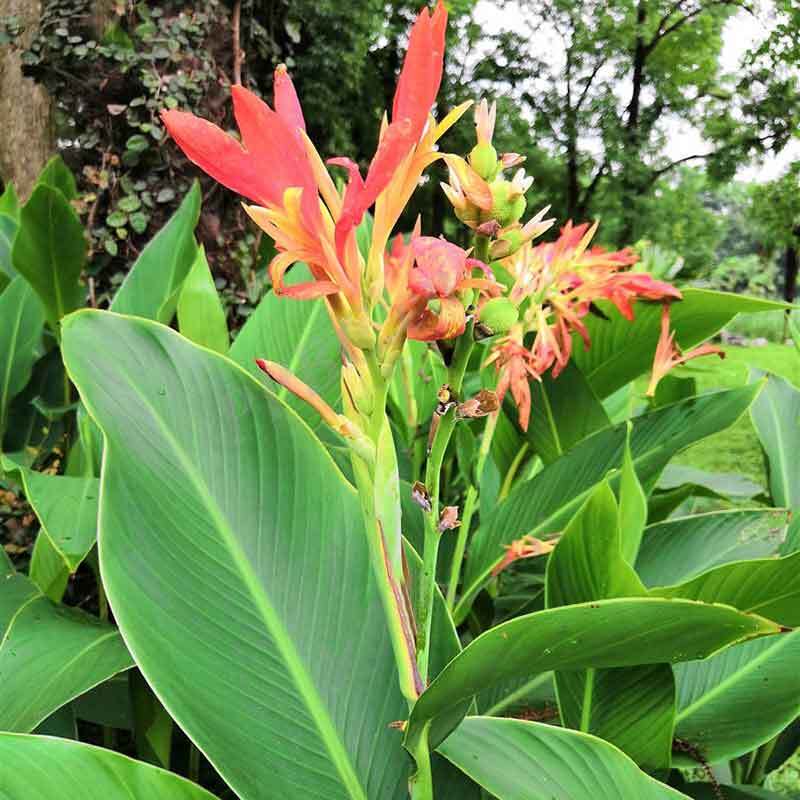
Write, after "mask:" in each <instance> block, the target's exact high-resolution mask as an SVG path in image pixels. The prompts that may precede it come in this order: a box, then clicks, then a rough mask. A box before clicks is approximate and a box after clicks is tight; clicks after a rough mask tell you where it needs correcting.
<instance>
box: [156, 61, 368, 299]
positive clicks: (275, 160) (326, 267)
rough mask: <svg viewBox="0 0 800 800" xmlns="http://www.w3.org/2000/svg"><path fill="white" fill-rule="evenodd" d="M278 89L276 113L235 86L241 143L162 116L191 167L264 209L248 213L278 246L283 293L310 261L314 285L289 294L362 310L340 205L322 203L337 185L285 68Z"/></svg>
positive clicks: (177, 116) (275, 271) (275, 273)
mask: <svg viewBox="0 0 800 800" xmlns="http://www.w3.org/2000/svg"><path fill="white" fill-rule="evenodd" d="M274 88H275V92H274V93H275V109H274V110H273V109H272V108H270V107H269V106H268V105H267V104H266V103H265V102H264V101H263V100H261V99H260V98H258V97H257V96H256V95H254V94H253V93H252V92H250V91H248V90H247V89H245V88H244V87H243V86H238V85H237V86H234V87H232V89H231V95H232V98H233V109H234V116H235V117H236V123H237V125H238V127H239V131H240V132H241V138H242V141H241V143H240V142H238V141H237V140H236V139H234V138H233V137H232V136H230V135H229V134H227V133H225V132H224V131H222V130H221V129H220V128H218V127H217V126H216V125H213V124H212V123H210V122H207V121H206V120H202V119H199V118H198V117H195V116H194V115H192V114H188V113H185V112H182V111H174V110H170V111H163V112H162V114H161V116H162V119H163V120H164V124H165V125H166V127H167V129H168V130H169V132H170V134H171V135H172V137H173V138H174V139H175V141H176V143H177V144H178V146H179V147H180V148H181V149H182V150H183V151H184V153H185V154H186V156H187V157H188V158H189V160H190V161H192V162H194V163H195V164H197V166H199V167H200V168H201V169H203V170H204V171H205V172H207V173H208V174H209V175H211V177H213V178H215V179H216V180H217V181H219V182H220V183H222V184H223V185H224V186H227V187H228V188H229V189H232V190H233V191H235V192H238V193H239V194H242V195H244V196H245V197H247V198H248V199H249V200H252V201H254V202H255V203H257V204H258V205H256V206H246V207H245V208H246V210H247V212H248V214H249V215H250V216H251V217H252V218H253V220H254V221H255V222H256V224H258V225H259V227H261V228H262V229H263V230H265V231H266V232H267V233H268V234H269V235H270V236H271V237H272V238H273V239H274V240H275V244H276V246H277V249H278V255H277V257H276V258H275V259H274V261H273V263H272V264H271V265H270V271H271V274H272V279H273V284H274V286H275V290H276V292H277V293H282V292H283V291H284V285H283V274H284V272H285V271H286V269H287V268H288V267H290V266H291V265H292V264H293V263H295V262H296V261H305V262H306V263H307V264H308V266H309V269H310V270H311V273H312V275H313V277H314V281H312V282H311V283H306V284H301V285H298V286H293V287H291V288H287V289H286V294H289V295H291V296H294V297H298V298H309V297H319V296H324V295H326V296H330V295H333V294H337V293H340V292H341V293H342V294H343V295H344V296H345V297H346V298H347V300H348V302H349V305H350V309H351V310H352V311H358V310H359V309H360V306H361V287H360V279H358V278H359V271H360V269H359V266H358V264H355V265H353V264H352V263H347V262H345V263H342V262H341V261H340V260H339V259H338V257H337V255H336V252H335V246H334V241H333V225H332V221H331V215H332V214H334V213H336V211H337V209H336V207H335V206H336V204H335V203H334V202H331V205H332V206H334V207H333V208H328V209H327V210H326V211H325V212H324V213H323V207H322V206H321V204H320V197H319V194H320V191H322V193H323V196H326V197H328V198H331V188H332V182H330V178H329V176H327V175H325V176H323V175H321V174H320V171H319V168H318V163H317V162H319V156H318V155H317V154H316V151H315V150H314V149H313V146H312V145H310V142H309V141H308V138H307V137H306V136H305V132H304V131H305V121H304V119H303V112H302V109H301V107H300V101H299V100H298V98H297V94H296V92H295V90H294V86H293V84H292V81H291V78H290V77H289V75H288V73H287V71H286V68H285V67H284V66H283V65H281V66H279V67H278V68H277V69H276V70H275V81H274ZM309 148H310V149H309Z"/></svg>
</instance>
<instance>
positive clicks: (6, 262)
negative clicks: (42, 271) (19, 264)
mask: <svg viewBox="0 0 800 800" xmlns="http://www.w3.org/2000/svg"><path fill="white" fill-rule="evenodd" d="M10 185H11V184H9V186H10ZM17 230H19V222H18V221H17V219H16V218H15V217H12V216H10V215H9V214H5V213H2V212H0V280H2V282H3V283H2V284H0V289H2V288H3V287H4V286H5V285H7V284H8V283H9V282H10V281H11V279H12V278H15V277H16V276H17V271H16V270H15V269H14V262H13V260H12V257H11V251H12V247H13V245H14V237H15V236H16V235H17Z"/></svg>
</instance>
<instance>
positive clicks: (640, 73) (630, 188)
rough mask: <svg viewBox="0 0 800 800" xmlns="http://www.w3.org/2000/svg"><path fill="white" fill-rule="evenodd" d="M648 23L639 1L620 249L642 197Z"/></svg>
mask: <svg viewBox="0 0 800 800" xmlns="http://www.w3.org/2000/svg"><path fill="white" fill-rule="evenodd" d="M646 20H647V7H646V6H645V3H644V1H643V0H640V2H639V4H638V6H637V8H636V43H635V45H634V51H633V75H632V79H631V99H630V102H629V103H628V107H627V109H626V111H627V121H626V124H625V129H624V132H623V143H624V147H625V154H624V159H623V168H622V186H621V188H622V231H621V235H620V242H619V244H620V245H628V244H632V242H631V241H630V240H631V239H632V238H633V230H634V217H635V213H636V203H635V199H636V197H637V196H638V195H639V194H640V193H641V186H640V185H639V182H638V180H637V178H636V176H635V173H636V172H637V170H638V168H639V149H640V147H641V141H640V138H639V122H640V119H639V112H640V109H641V101H642V88H643V86H644V71H645V63H646V61H647V47H646V45H645V41H644V33H643V27H644V23H645V21H646Z"/></svg>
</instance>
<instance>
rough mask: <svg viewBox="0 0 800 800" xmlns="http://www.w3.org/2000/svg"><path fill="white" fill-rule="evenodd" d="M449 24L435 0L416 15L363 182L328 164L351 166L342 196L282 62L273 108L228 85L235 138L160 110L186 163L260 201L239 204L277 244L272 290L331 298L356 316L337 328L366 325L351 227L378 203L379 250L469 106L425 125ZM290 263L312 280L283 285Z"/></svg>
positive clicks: (359, 266) (336, 305)
mask: <svg viewBox="0 0 800 800" xmlns="http://www.w3.org/2000/svg"><path fill="white" fill-rule="evenodd" d="M446 25H447V11H446V10H445V7H444V4H443V3H442V2H441V0H439V3H438V5H437V7H436V9H435V11H434V12H433V13H429V11H428V10H427V9H423V10H422V11H421V12H420V14H419V16H418V17H417V20H416V22H415V23H414V26H413V27H412V30H411V35H410V39H409V47H408V52H407V54H406V58H405V62H404V64H403V68H402V70H401V73H400V78H399V81H398V85H397V90H396V93H395V98H394V104H393V109H392V122H391V124H388V123H386V124H384V128H383V130H382V134H381V137H380V142H379V144H378V148H377V151H376V153H375V155H374V157H373V159H372V163H371V164H370V168H369V170H368V172H367V177H366V179H362V178H361V175H360V173H359V171H358V168H357V167H356V165H355V164H354V163H353V162H352V161H350V160H349V159H342V158H337V159H332V160H331V162H329V163H332V164H333V165H335V166H343V167H345V168H346V169H347V170H348V172H349V175H350V179H349V181H348V184H347V187H346V189H345V191H344V195H343V196H342V195H341V194H340V193H339V192H338V191H337V189H336V187H335V185H334V183H333V180H332V179H331V177H330V175H329V174H328V171H327V169H326V168H325V165H324V162H323V161H322V159H321V158H320V156H319V154H318V153H317V151H316V149H315V148H314V145H313V144H312V143H311V141H310V140H309V138H308V136H307V135H306V133H305V121H304V119H303V112H302V108H301V105H300V101H299V99H298V97H297V94H296V92H295V89H294V86H293V84H292V81H291V79H290V78H289V75H288V73H287V72H286V68H285V67H283V66H280V67H278V69H277V70H276V71H275V81H274V98H275V99H274V106H275V107H274V109H272V108H270V107H269V106H268V105H267V104H266V103H264V102H263V101H262V100H260V99H259V98H258V97H256V96H255V95H254V94H253V93H252V92H250V91H248V90H247V89H245V88H244V87H242V86H234V87H233V88H232V90H231V94H232V97H233V103H234V115H235V117H236V122H237V125H238V127H239V130H240V133H241V142H239V141H238V140H237V139H235V138H234V137H232V136H230V135H228V134H227V133H225V132H224V131H222V130H221V129H220V128H218V127H217V126H216V125H213V124H212V123H210V122H207V121H206V120H202V119H199V118H198V117H195V116H194V115H192V114H188V113H185V112H181V111H164V112H162V118H163V120H164V124H165V125H166V127H167V129H168V130H169V132H170V133H171V134H172V136H173V138H174V139H175V141H176V142H177V144H178V145H179V146H180V147H181V149H182V150H183V151H184V153H185V154H186V156H187V157H188V158H189V159H190V160H191V161H192V162H194V163H195V164H197V165H198V166H199V167H200V168H201V169H203V170H204V171H205V172H207V173H208V174H209V175H211V176H212V177H213V178H215V179H216V180H217V181H219V182H220V183H222V184H223V185H224V186H227V187H228V188H230V189H232V190H233V191H236V192H238V193H240V194H242V195H243V196H244V197H246V198H247V199H248V200H251V201H252V202H254V203H256V204H257V205H252V206H245V210H246V211H247V213H248V214H249V215H250V216H251V217H252V219H253V220H254V221H255V222H256V224H257V225H259V227H261V228H262V229H263V230H264V231H266V233H268V234H269V235H270V236H271V237H272V238H273V239H274V241H275V244H276V247H277V249H278V255H277V256H276V257H275V259H273V262H272V264H271V265H270V272H271V276H272V281H273V285H274V288H275V292H276V293H277V294H286V295H288V296H291V297H296V298H300V299H306V298H312V297H319V296H326V297H328V298H329V308H333V309H334V310H335V313H336V314H337V315H339V316H344V317H347V316H350V315H354V316H355V317H356V318H357V323H358V324H357V325H355V327H354V326H353V325H350V326H349V327H348V326H344V325H343V329H346V330H354V329H356V330H359V331H361V333H363V334H364V337H365V338H368V334H367V332H366V329H367V328H368V327H369V326H368V323H366V322H365V321H364V320H363V310H364V297H363V295H362V284H363V280H362V279H363V272H364V263H363V259H362V257H361V255H360V253H359V251H358V247H357V245H356V241H355V235H354V229H355V227H356V225H357V224H358V223H359V222H360V220H361V218H362V217H363V214H364V212H365V211H366V210H367V209H368V208H369V207H370V206H371V205H373V204H374V203H376V201H378V202H379V205H381V209H380V210H379V209H376V222H377V223H378V224H376V226H375V229H376V234H377V236H373V252H376V251H377V252H379V253H380V255H381V257H382V254H383V250H384V248H385V245H386V242H387V241H388V237H389V234H390V233H391V229H392V228H393V227H394V224H395V222H396V220H397V218H398V217H399V215H400V213H402V210H403V208H404V207H405V205H406V203H407V202H408V199H409V198H410V196H411V193H412V192H413V190H414V188H415V187H416V185H417V183H418V180H419V177H420V176H421V174H422V171H423V170H424V169H425V168H426V167H427V166H428V165H429V164H430V163H432V162H433V161H435V160H436V158H438V157H439V155H438V153H436V151H435V142H436V140H437V139H438V138H439V137H440V136H441V135H442V134H443V133H444V131H445V130H447V128H449V127H450V126H451V125H452V124H453V123H454V122H455V121H456V120H457V119H458V117H459V116H460V115H461V114H462V113H463V111H464V110H466V107H467V106H468V104H465V105H464V106H462V107H460V108H459V109H456V111H455V112H453V113H451V114H450V115H448V117H447V118H445V120H443V121H442V123H440V124H439V125H438V126H435V125H433V124H432V123H430V122H429V112H430V109H431V107H432V106H433V104H434V102H435V99H436V95H437V93H438V90H439V85H440V83H441V77H442V68H443V59H444V42H445V28H446ZM389 195H391V197H389ZM381 198H383V200H384V202H382V203H381ZM379 260H382V258H381V259H379ZM297 261H304V262H306V263H307V264H308V266H309V269H310V270H311V273H312V275H313V277H314V280H313V281H312V282H310V283H306V284H300V285H295V286H285V285H284V282H283V276H284V273H285V272H286V270H287V269H288V268H289V267H290V266H291V265H292V264H294V263H295V262H297ZM378 266H382V263H381V264H380V265H378ZM381 272H382V270H381ZM382 277H383V276H382V275H381V280H382ZM367 283H368V284H369V281H367ZM372 299H373V300H374V299H375V298H374V297H373V298H372ZM342 300H345V301H346V303H345V305H344V306H342Z"/></svg>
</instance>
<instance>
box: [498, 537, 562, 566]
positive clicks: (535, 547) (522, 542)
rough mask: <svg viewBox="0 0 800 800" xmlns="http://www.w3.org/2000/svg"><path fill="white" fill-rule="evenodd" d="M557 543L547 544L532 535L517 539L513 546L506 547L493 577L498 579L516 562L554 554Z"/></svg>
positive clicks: (512, 543)
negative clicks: (498, 576)
mask: <svg viewBox="0 0 800 800" xmlns="http://www.w3.org/2000/svg"><path fill="white" fill-rule="evenodd" d="M555 546H556V545H555V542H546V541H544V540H542V539H537V538H536V537H535V536H533V535H532V534H527V535H526V536H523V537H522V538H521V539H516V540H515V541H513V542H511V544H509V545H506V548H505V550H506V553H505V556H503V560H502V561H500V562H499V563H498V564H497V565H496V566H495V568H494V569H493V570H492V576H493V577H496V576H497V575H499V574H500V573H501V572H502V571H503V570H504V569H506V568H507V567H509V566H511V564H513V563H514V562H515V561H519V560H520V559H523V558H536V557H537V556H543V555H546V554H547V553H552V552H553V550H554V549H555Z"/></svg>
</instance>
